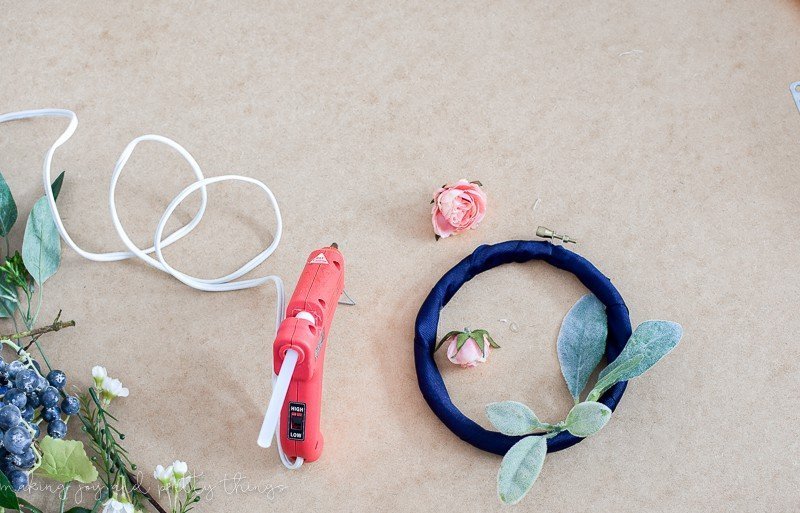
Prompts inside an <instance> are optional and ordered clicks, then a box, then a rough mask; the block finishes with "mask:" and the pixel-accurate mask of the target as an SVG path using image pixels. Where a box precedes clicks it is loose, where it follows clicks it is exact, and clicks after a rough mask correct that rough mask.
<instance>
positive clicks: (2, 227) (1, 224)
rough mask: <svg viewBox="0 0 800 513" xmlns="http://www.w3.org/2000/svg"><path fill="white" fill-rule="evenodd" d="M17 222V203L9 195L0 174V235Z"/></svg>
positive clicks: (9, 191) (8, 190) (6, 185)
mask: <svg viewBox="0 0 800 513" xmlns="http://www.w3.org/2000/svg"><path fill="white" fill-rule="evenodd" d="M16 222H17V203H16V202H15V201H14V196H12V195H11V189H10V188H9V187H8V182H6V179H5V178H4V177H3V175H2V174H0V237H5V236H6V235H8V232H10V231H11V227H12V226H14V223H16Z"/></svg>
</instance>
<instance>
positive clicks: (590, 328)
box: [558, 294, 608, 401]
mask: <svg viewBox="0 0 800 513" xmlns="http://www.w3.org/2000/svg"><path fill="white" fill-rule="evenodd" d="M607 336H608V318H607V317H606V309H605V305H603V303H601V302H600V300H599V299H597V298H596V297H595V296H594V294H586V295H585V296H583V297H582V298H580V299H579V300H578V302H577V303H575V305H574V306H573V307H572V308H571V309H570V311H569V312H568V313H567V315H566V317H564V321H563V322H562V323H561V331H560V332H559V333H558V361H559V362H560V363H561V374H563V376H564V381H566V382H567V388H569V393H570V394H571V395H572V397H573V398H574V399H575V400H576V401H577V400H578V399H579V397H580V395H581V392H582V391H583V389H584V388H586V383H587V382H588V381H589V377H590V376H591V375H592V371H594V369H595V367H597V364H598V363H600V360H601V359H602V358H603V353H604V352H605V347H606V337H607Z"/></svg>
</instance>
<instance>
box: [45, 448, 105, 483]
mask: <svg viewBox="0 0 800 513" xmlns="http://www.w3.org/2000/svg"><path fill="white" fill-rule="evenodd" d="M40 448H41V451H42V465H41V466H40V467H39V468H38V469H37V470H36V473H37V474H39V475H41V476H44V477H47V478H50V479H53V480H55V481H58V482H59V483H69V482H71V481H78V482H80V483H85V484H88V483H93V482H94V481H96V480H97V469H96V468H95V467H94V465H93V464H92V461H91V460H90V459H89V457H88V456H87V455H86V450H85V449H84V447H83V442H79V441H77V440H59V439H56V438H51V437H49V436H46V437H44V439H43V440H42V441H41V443H40Z"/></svg>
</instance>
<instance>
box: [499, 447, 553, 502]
mask: <svg viewBox="0 0 800 513" xmlns="http://www.w3.org/2000/svg"><path fill="white" fill-rule="evenodd" d="M545 456H547V440H545V438H544V437H543V436H527V437H525V438H523V439H522V440H520V441H519V442H517V443H516V444H514V446H513V447H511V449H509V450H508V452H507V453H506V455H505V456H504V457H503V462H502V463H501V464H500V471H499V472H498V473H497V494H498V495H499V496H500V500H501V501H503V502H504V503H506V504H516V503H518V502H519V501H520V500H522V498H523V497H525V494H526V493H528V490H530V489H531V486H533V483H534V482H535V481H536V478H537V477H539V473H540V472H541V471H542V465H544V458H545Z"/></svg>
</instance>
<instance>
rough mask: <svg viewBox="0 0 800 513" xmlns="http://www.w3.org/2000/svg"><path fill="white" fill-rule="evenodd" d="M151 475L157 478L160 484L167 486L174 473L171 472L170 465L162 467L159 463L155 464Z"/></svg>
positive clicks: (173, 477)
mask: <svg viewBox="0 0 800 513" xmlns="http://www.w3.org/2000/svg"><path fill="white" fill-rule="evenodd" d="M153 477H155V478H156V480H158V482H160V483H161V484H162V485H164V486H168V485H169V484H170V483H171V482H172V481H173V479H175V475H174V474H173V472H172V467H169V468H164V467H163V466H161V465H158V466H156V471H155V472H153Z"/></svg>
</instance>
